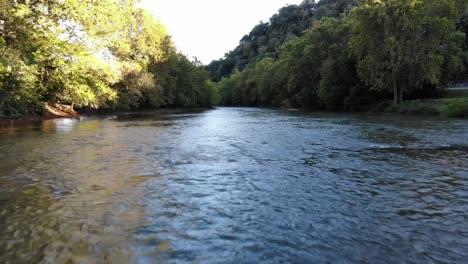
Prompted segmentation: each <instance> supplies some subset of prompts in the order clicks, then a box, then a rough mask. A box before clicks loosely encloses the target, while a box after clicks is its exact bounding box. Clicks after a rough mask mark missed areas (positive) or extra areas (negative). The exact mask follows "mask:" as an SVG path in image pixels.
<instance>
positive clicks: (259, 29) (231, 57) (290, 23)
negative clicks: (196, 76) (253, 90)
mask: <svg viewBox="0 0 468 264" xmlns="http://www.w3.org/2000/svg"><path fill="white" fill-rule="evenodd" d="M356 2H357V0H323V1H320V2H318V3H315V1H314V0H305V1H303V2H302V3H301V4H300V5H287V6H285V7H283V8H281V9H280V10H279V11H278V13H277V14H275V15H273V16H272V17H271V18H270V20H269V21H267V22H261V23H259V24H258V25H256V26H255V27H254V28H253V29H252V31H250V33H249V34H248V35H245V36H244V37H243V38H242V39H241V40H240V43H239V46H237V47H236V48H235V49H234V50H232V51H230V52H228V53H226V55H225V57H224V58H222V59H220V60H215V61H213V62H211V63H210V64H209V65H208V69H209V70H210V72H211V73H212V79H213V80H215V81H219V80H221V78H223V77H226V76H229V75H230V74H232V73H234V72H235V71H236V70H238V71H242V70H243V69H244V68H245V66H246V65H248V64H250V63H255V62H258V61H259V60H261V59H262V58H265V57H272V58H277V57H278V55H279V54H280V51H281V47H282V45H283V44H284V43H286V42H288V41H290V40H294V39H297V38H298V37H300V36H302V34H303V33H304V30H306V29H307V28H309V27H310V25H311V23H312V21H314V20H317V19H320V18H322V17H339V16H340V14H342V13H343V12H346V11H348V10H349V9H351V8H352V7H353V6H354V5H355V4H356Z"/></svg>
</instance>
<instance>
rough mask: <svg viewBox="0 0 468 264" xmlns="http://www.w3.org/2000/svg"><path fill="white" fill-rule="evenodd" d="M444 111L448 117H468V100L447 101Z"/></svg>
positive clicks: (455, 99)
mask: <svg viewBox="0 0 468 264" xmlns="http://www.w3.org/2000/svg"><path fill="white" fill-rule="evenodd" d="M444 101H445V103H446V105H447V106H446V107H445V109H444V111H443V113H444V115H445V116H447V117H468V98H454V99H445V100H444Z"/></svg>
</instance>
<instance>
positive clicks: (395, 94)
mask: <svg viewBox="0 0 468 264" xmlns="http://www.w3.org/2000/svg"><path fill="white" fill-rule="evenodd" d="M392 79H393V104H394V105H397V104H398V98H399V96H398V82H397V79H396V74H395V72H392Z"/></svg>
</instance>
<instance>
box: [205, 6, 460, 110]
mask: <svg viewBox="0 0 468 264" xmlns="http://www.w3.org/2000/svg"><path fill="white" fill-rule="evenodd" d="M467 32H468V0H444V1H441V0H360V1H359V0H322V1H319V2H318V3H315V2H314V1H309V0H306V1H304V2H303V3H302V4H300V5H289V6H286V7H283V8H282V9H280V10H279V13H278V14H276V15H274V16H273V17H272V18H271V19H270V21H269V22H267V23H260V24H259V25H257V26H256V27H255V28H254V29H253V30H252V31H251V32H250V34H249V35H246V36H244V37H243V38H242V40H241V41H240V44H239V46H238V47H237V48H235V49H234V50H233V51H231V52H229V53H227V54H226V55H225V57H224V58H223V59H221V60H218V61H213V62H212V63H211V64H210V65H208V66H207V69H208V70H209V71H210V72H211V78H212V80H214V81H218V84H217V85H218V88H219V90H220V93H221V98H222V99H221V103H222V104H224V105H244V106H281V107H301V108H311V109H328V110H362V109H366V107H368V106H369V105H371V104H374V103H376V102H379V101H382V100H387V99H390V98H392V99H393V100H394V103H395V104H396V103H399V102H401V101H402V100H403V98H404V97H405V98H414V99H416V98H424V97H432V96H435V95H437V93H438V91H439V90H438V88H440V87H446V86H447V85H448V84H449V83H451V82H464V81H466V80H467V77H468V73H467V69H468V68H467V66H468V65H467V63H468V55H467V54H468V48H467V47H468V38H467V34H466V33H467Z"/></svg>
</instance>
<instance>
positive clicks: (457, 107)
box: [369, 97, 468, 118]
mask: <svg viewBox="0 0 468 264" xmlns="http://www.w3.org/2000/svg"><path fill="white" fill-rule="evenodd" d="M369 111H370V112H382V113H394V114H402V115H433V116H443V117H451V118H468V97H455V98H443V99H425V100H412V101H404V102H403V103H401V104H398V105H393V103H392V102H389V101H385V102H381V103H379V104H377V105H374V106H372V107H371V108H370V109H369Z"/></svg>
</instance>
